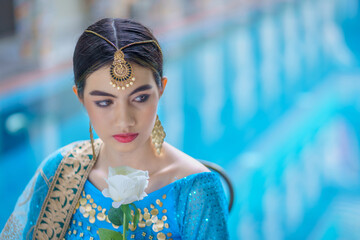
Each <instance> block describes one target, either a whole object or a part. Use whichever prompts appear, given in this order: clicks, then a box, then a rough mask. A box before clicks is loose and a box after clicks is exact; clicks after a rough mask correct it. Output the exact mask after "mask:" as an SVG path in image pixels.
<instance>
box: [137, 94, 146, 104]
mask: <svg viewBox="0 0 360 240" xmlns="http://www.w3.org/2000/svg"><path fill="white" fill-rule="evenodd" d="M148 98H149V94H142V95H139V96H137V97H136V98H135V99H134V101H135V102H146V101H147V100H148Z"/></svg>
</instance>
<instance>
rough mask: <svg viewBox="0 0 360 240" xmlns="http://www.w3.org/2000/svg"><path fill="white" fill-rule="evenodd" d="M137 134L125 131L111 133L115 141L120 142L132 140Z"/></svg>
mask: <svg viewBox="0 0 360 240" xmlns="http://www.w3.org/2000/svg"><path fill="white" fill-rule="evenodd" d="M138 135H139V134H138V133H126V134H116V135H113V137H114V138H115V140H116V141H118V142H121V143H129V142H132V141H133V140H134V139H135V138H136V137H137V136H138Z"/></svg>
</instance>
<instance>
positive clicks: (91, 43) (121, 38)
mask: <svg viewBox="0 0 360 240" xmlns="http://www.w3.org/2000/svg"><path fill="white" fill-rule="evenodd" d="M87 30H91V31H94V32H96V33H98V34H100V35H102V36H103V37H105V38H107V39H108V40H109V41H111V42H112V43H113V44H114V45H115V46H116V47H117V48H118V49H120V48H121V47H123V46H125V45H127V44H130V43H134V42H139V41H146V40H155V41H156V42H157V40H156V38H155V37H154V35H153V34H152V33H151V31H150V30H149V29H148V28H147V27H145V26H143V25H142V24H140V23H138V22H135V21H134V20H130V19H121V18H104V19H101V20H99V21H97V22H96V23H94V24H92V25H91V26H89V27H88V28H87ZM115 52H116V49H115V48H114V47H113V46H112V45H111V44H109V43H108V42H107V41H105V40H104V39H102V38H100V37H98V36H96V35H94V34H92V33H88V32H84V33H82V35H81V36H80V38H79V40H78V41H77V44H76V47H75V51H74V56H73V69H74V82H75V85H76V88H77V91H78V95H79V97H80V98H83V96H84V95H83V94H84V88H85V84H86V78H87V77H88V76H89V75H90V74H91V73H93V72H94V71H96V70H98V69H100V68H101V67H104V66H107V65H111V63H112V62H113V59H114V54H115ZM123 53H124V56H125V60H126V61H128V62H134V63H136V64H139V65H140V66H142V67H146V68H149V69H151V70H152V72H153V75H154V79H155V82H156V85H157V86H158V87H159V88H160V89H161V88H162V87H163V86H162V82H161V78H162V76H163V55H162V52H161V50H160V49H159V48H158V47H157V46H156V44H154V43H146V44H137V45H133V46H129V47H126V48H125V49H123Z"/></svg>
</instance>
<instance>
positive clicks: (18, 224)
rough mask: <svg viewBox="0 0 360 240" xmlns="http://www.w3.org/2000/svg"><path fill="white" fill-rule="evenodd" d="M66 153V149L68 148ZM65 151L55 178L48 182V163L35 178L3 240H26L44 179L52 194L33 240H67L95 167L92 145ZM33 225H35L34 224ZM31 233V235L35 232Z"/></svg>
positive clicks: (35, 230)
mask: <svg viewBox="0 0 360 240" xmlns="http://www.w3.org/2000/svg"><path fill="white" fill-rule="evenodd" d="M101 143H102V142H101V140H100V139H98V140H96V141H95V152H96V156H98V152H99V150H100V146H101ZM64 149H65V148H64ZM64 149H62V152H61V153H62V154H63V156H64V157H63V158H62V160H61V162H60V164H59V165H58V167H57V170H56V172H55V174H54V176H52V177H50V178H48V177H46V175H45V173H44V172H43V171H42V170H43V167H44V165H45V164H46V163H45V162H46V161H44V162H43V163H42V164H41V165H40V167H39V169H38V171H37V172H36V174H35V176H34V177H33V178H32V180H31V181H30V183H29V184H28V186H27V187H26V189H25V191H24V192H23V194H22V195H21V196H20V198H19V200H18V202H17V205H16V207H15V210H14V212H13V214H12V215H11V216H10V218H9V219H8V221H7V223H6V225H5V227H4V229H3V230H2V232H1V234H0V239H1V240H2V239H4V240H5V239H6V240H7V239H23V237H24V236H26V235H27V234H26V233H25V234H24V231H25V229H24V228H25V225H26V224H29V223H27V222H28V221H29V219H28V214H29V208H30V206H29V205H30V202H31V198H33V196H34V191H36V190H35V189H34V187H35V182H36V180H37V179H38V178H42V179H43V180H44V181H45V182H46V185H47V186H48V188H49V190H48V192H47V195H46V198H45V200H44V202H43V203H42V206H40V207H41V211H40V214H39V217H38V218H37V221H36V225H35V226H33V227H32V228H31V230H32V229H33V230H34V231H33V234H32V239H36V240H38V239H39V240H45V239H63V238H64V236H65V233H66V231H67V229H68V226H69V223H70V220H71V218H72V214H73V212H74V209H75V205H76V203H77V202H78V200H79V198H80V194H81V192H82V190H83V188H84V184H85V182H86V180H87V178H88V175H89V173H90V171H91V169H92V167H93V166H94V164H95V162H96V159H93V152H92V147H91V144H90V142H89V141H84V142H80V143H77V144H75V147H72V148H70V149H68V148H66V153H64ZM31 224H35V222H34V223H31V222H30V225H31ZM31 230H30V231H31Z"/></svg>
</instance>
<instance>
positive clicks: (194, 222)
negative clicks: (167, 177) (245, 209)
mask: <svg viewBox="0 0 360 240" xmlns="http://www.w3.org/2000/svg"><path fill="white" fill-rule="evenodd" d="M111 203H112V200H111V199H110V198H105V197H104V196H103V195H102V193H101V192H100V191H99V190H98V189H97V188H96V187H95V186H94V185H93V184H92V183H91V182H89V181H86V183H85V186H84V191H83V192H82V197H81V199H80V200H79V202H78V204H77V206H76V209H75V211H74V214H73V217H72V220H71V223H70V225H69V228H68V232H67V234H66V236H65V239H79V238H84V239H93V240H95V239H99V236H98V229H99V228H107V229H112V230H115V231H119V232H122V227H119V226H115V225H113V224H111V223H110V221H109V219H108V217H107V212H108V209H110V207H111ZM134 203H135V205H136V206H137V208H139V209H140V211H141V214H140V221H139V223H138V224H137V226H131V227H130V231H129V233H128V234H127V239H150V240H151V239H154V240H155V239H174V240H175V239H197V240H200V239H224V240H226V239H229V235H228V230H227V215H228V210H227V202H226V198H225V195H224V191H223V188H222V185H221V182H220V179H219V176H218V175H217V174H216V173H212V172H203V173H197V174H193V175H190V176H188V177H185V178H182V179H179V180H176V181H175V182H173V183H171V184H169V185H166V186H165V187H163V188H161V189H159V190H157V191H155V192H152V193H150V194H148V196H147V197H145V198H144V199H143V200H141V201H137V202H134Z"/></svg>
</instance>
